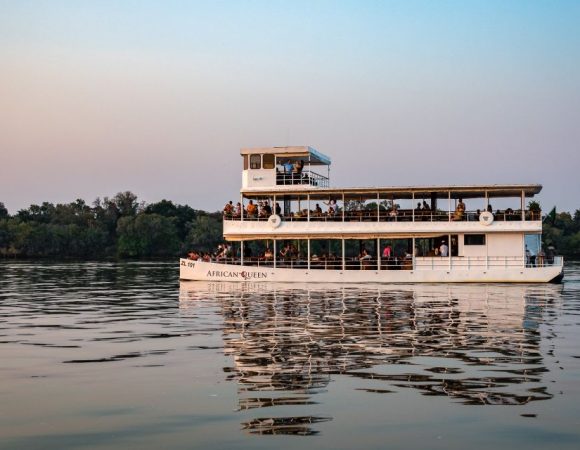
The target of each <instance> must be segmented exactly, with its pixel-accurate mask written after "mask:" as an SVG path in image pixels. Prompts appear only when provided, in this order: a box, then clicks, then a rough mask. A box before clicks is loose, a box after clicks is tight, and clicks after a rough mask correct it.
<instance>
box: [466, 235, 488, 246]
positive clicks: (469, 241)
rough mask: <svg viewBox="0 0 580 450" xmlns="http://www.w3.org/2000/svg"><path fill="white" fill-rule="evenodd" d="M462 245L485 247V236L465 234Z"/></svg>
mask: <svg viewBox="0 0 580 450" xmlns="http://www.w3.org/2000/svg"><path fill="white" fill-rule="evenodd" d="M463 245H485V234H466V235H465V236H463Z"/></svg>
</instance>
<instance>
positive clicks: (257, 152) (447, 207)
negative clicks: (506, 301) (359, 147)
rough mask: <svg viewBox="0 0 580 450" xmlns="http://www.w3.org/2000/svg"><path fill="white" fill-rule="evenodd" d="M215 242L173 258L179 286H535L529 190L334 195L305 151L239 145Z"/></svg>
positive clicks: (536, 222) (542, 259) (545, 270)
mask: <svg viewBox="0 0 580 450" xmlns="http://www.w3.org/2000/svg"><path fill="white" fill-rule="evenodd" d="M241 156H242V160H243V171H242V189H241V191H240V196H239V198H237V199H236V200H235V201H231V202H229V203H228V204H227V205H226V207H225V208H224V220H223V234H224V242H225V243H224V244H223V246H221V248H220V249H219V250H218V251H217V252H216V253H214V254H212V255H209V254H205V255H202V254H197V253H196V252H192V253H191V254H190V255H189V258H183V259H181V260H180V279H181V280H191V281H197V280H205V281H230V282H247V281H260V282H327V283H328V282H330V283H369V282H378V283H441V282H446V283H465V282H472V283H478V282H485V283H489V282H498V283H514V282H517V283H545V282H551V281H559V280H560V279H562V277H563V258H562V257H560V256H556V255H554V254H553V252H552V250H551V249H543V248H542V245H541V235H542V216H541V211H540V210H539V207H538V206H539V205H538V204H537V203H536V202H534V201H533V200H531V199H532V198H533V197H534V196H535V195H537V194H538V193H539V192H540V191H541V189H542V186H541V185H539V184H490V185H465V186H456V185H448V186H406V187H358V188H339V187H331V185H330V164H331V161H330V158H329V157H327V156H325V155H323V154H322V153H320V152H318V151H317V150H315V149H313V148H312V147H307V146H300V147H271V148H249V149H242V151H241Z"/></svg>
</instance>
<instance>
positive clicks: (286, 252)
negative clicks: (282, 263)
mask: <svg viewBox="0 0 580 450" xmlns="http://www.w3.org/2000/svg"><path fill="white" fill-rule="evenodd" d="M290 256H291V249H290V244H286V245H285V246H284V247H283V248H282V250H280V257H281V258H282V259H286V258H290Z"/></svg>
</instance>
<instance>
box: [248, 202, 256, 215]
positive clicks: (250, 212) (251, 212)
mask: <svg viewBox="0 0 580 450" xmlns="http://www.w3.org/2000/svg"><path fill="white" fill-rule="evenodd" d="M247 212H248V217H250V218H254V217H256V215H257V214H258V207H257V206H256V205H254V201H253V200H250V203H248V207H247Z"/></svg>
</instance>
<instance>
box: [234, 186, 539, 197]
mask: <svg viewBox="0 0 580 450" xmlns="http://www.w3.org/2000/svg"><path fill="white" fill-rule="evenodd" d="M541 190H542V185H541V184H480V185H447V186H384V187H351V188H348V187H332V188H318V187H313V186H308V185H305V186H304V187H303V188H300V187H297V186H290V187H289V188H286V189H285V188H284V186H277V187H273V188H253V189H242V190H241V193H242V194H243V195H245V196H247V197H263V196H272V195H277V196H279V195H290V196H296V195H307V194H310V195H311V196H312V197H314V198H316V197H319V198H323V197H331V196H342V195H343V194H345V195H346V196H349V197H352V196H355V195H361V196H363V195H368V196H369V198H370V196H372V195H376V194H377V193H379V195H381V194H382V195H384V196H388V195H392V196H393V197H394V198H397V199H405V198H412V197H413V195H414V194H415V197H417V198H418V197H421V196H425V197H427V196H431V195H433V194H435V195H436V196H437V197H438V198H446V197H447V196H448V195H449V192H451V195H452V197H453V198H482V197H485V193H486V192H487V196H488V197H490V198H497V197H520V196H521V195H522V191H523V192H524V193H525V196H526V197H533V196H534V195H536V194H538V193H539V192H540V191H541ZM383 198H385V197H383Z"/></svg>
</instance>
